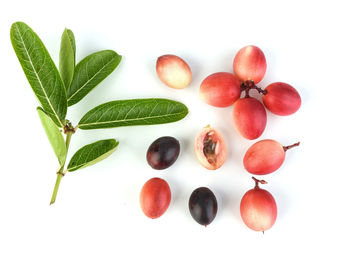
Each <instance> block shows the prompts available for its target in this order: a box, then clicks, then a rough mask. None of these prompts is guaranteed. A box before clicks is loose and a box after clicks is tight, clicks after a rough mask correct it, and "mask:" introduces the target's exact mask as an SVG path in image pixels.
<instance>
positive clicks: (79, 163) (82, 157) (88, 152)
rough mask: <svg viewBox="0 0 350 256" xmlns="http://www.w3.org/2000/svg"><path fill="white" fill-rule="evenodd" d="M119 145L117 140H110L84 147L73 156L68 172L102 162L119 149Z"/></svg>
mask: <svg viewBox="0 0 350 256" xmlns="http://www.w3.org/2000/svg"><path fill="white" fill-rule="evenodd" d="M118 144H119V142H118V141H116V140H115V139H109V140H99V141H96V142H94V143H91V144H88V145H86V146H84V147H82V148H81V149H79V150H78V151H77V152H76V153H75V154H74V155H73V157H72V159H71V160H70V162H69V164H68V167H67V171H69V172H73V171H76V170H78V169H82V168H85V167H88V166H90V165H93V164H96V163H97V162H99V161H102V160H103V159H105V158H107V157H109V156H110V155H111V154H112V153H113V152H114V151H115V150H116V149H117V146H118Z"/></svg>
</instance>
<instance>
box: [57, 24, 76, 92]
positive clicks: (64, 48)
mask: <svg viewBox="0 0 350 256" xmlns="http://www.w3.org/2000/svg"><path fill="white" fill-rule="evenodd" d="M74 68H75V38H74V34H73V32H72V31H71V30H69V29H65V30H64V31H63V34H62V37H61V49H60V65H59V69H60V73H61V77H62V80H63V83H64V85H65V88H66V89H67V88H68V86H69V85H70V83H71V82H72V79H73V75H74Z"/></svg>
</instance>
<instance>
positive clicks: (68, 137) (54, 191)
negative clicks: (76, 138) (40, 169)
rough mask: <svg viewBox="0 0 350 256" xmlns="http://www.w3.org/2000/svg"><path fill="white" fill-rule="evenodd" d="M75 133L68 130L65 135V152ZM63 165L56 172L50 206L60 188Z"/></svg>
mask: <svg viewBox="0 0 350 256" xmlns="http://www.w3.org/2000/svg"><path fill="white" fill-rule="evenodd" d="M69 125H70V126H71V124H70V123H69V124H67V125H66V126H69ZM74 132H75V131H74V130H69V129H68V131H67V132H66V131H65V133H66V134H67V136H66V148H67V152H68V148H69V144H70V140H71V137H72V135H73V133H74ZM64 165H65V162H64V163H63V164H62V165H61V167H60V169H59V170H58V171H57V178H56V183H55V187H54V189H53V192H52V196H51V201H50V205H52V204H53V203H54V202H55V201H56V196H57V192H58V188H59V187H60V183H61V180H62V177H63V176H64V175H65V173H64V171H63V169H64Z"/></svg>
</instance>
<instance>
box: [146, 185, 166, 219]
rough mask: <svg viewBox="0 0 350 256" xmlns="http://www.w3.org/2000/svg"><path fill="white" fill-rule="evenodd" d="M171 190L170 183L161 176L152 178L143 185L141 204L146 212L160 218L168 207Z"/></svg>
mask: <svg viewBox="0 0 350 256" xmlns="http://www.w3.org/2000/svg"><path fill="white" fill-rule="evenodd" d="M170 200H171V191H170V187H169V185H168V183H167V182H166V181H165V180H163V179H161V178H152V179H150V180H149V181H147V182H146V183H145V185H143V187H142V190H141V194H140V204H141V208H142V211H143V212H144V214H145V215H146V216H147V217H149V218H152V219H155V218H158V217H160V216H162V215H163V213H164V212H165V211H166V210H167V209H168V207H169V204H170Z"/></svg>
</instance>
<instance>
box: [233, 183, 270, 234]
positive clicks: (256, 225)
mask: <svg viewBox="0 0 350 256" xmlns="http://www.w3.org/2000/svg"><path fill="white" fill-rule="evenodd" d="M253 179H254V181H255V188H253V189H251V190H249V191H247V192H246V193H245V194H244V196H243V197H242V200H241V205H240V210H241V217H242V220H243V222H244V223H245V224H246V225H247V226H248V227H249V228H250V229H252V230H255V231H263V232H264V231H265V230H268V229H269V228H271V227H272V226H273V224H275V222H276V218H277V205H276V201H275V199H274V198H273V196H272V195H271V194H270V193H269V192H268V191H267V190H264V189H261V188H259V183H261V184H266V182H265V181H263V180H257V179H255V178H254V177H253Z"/></svg>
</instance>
